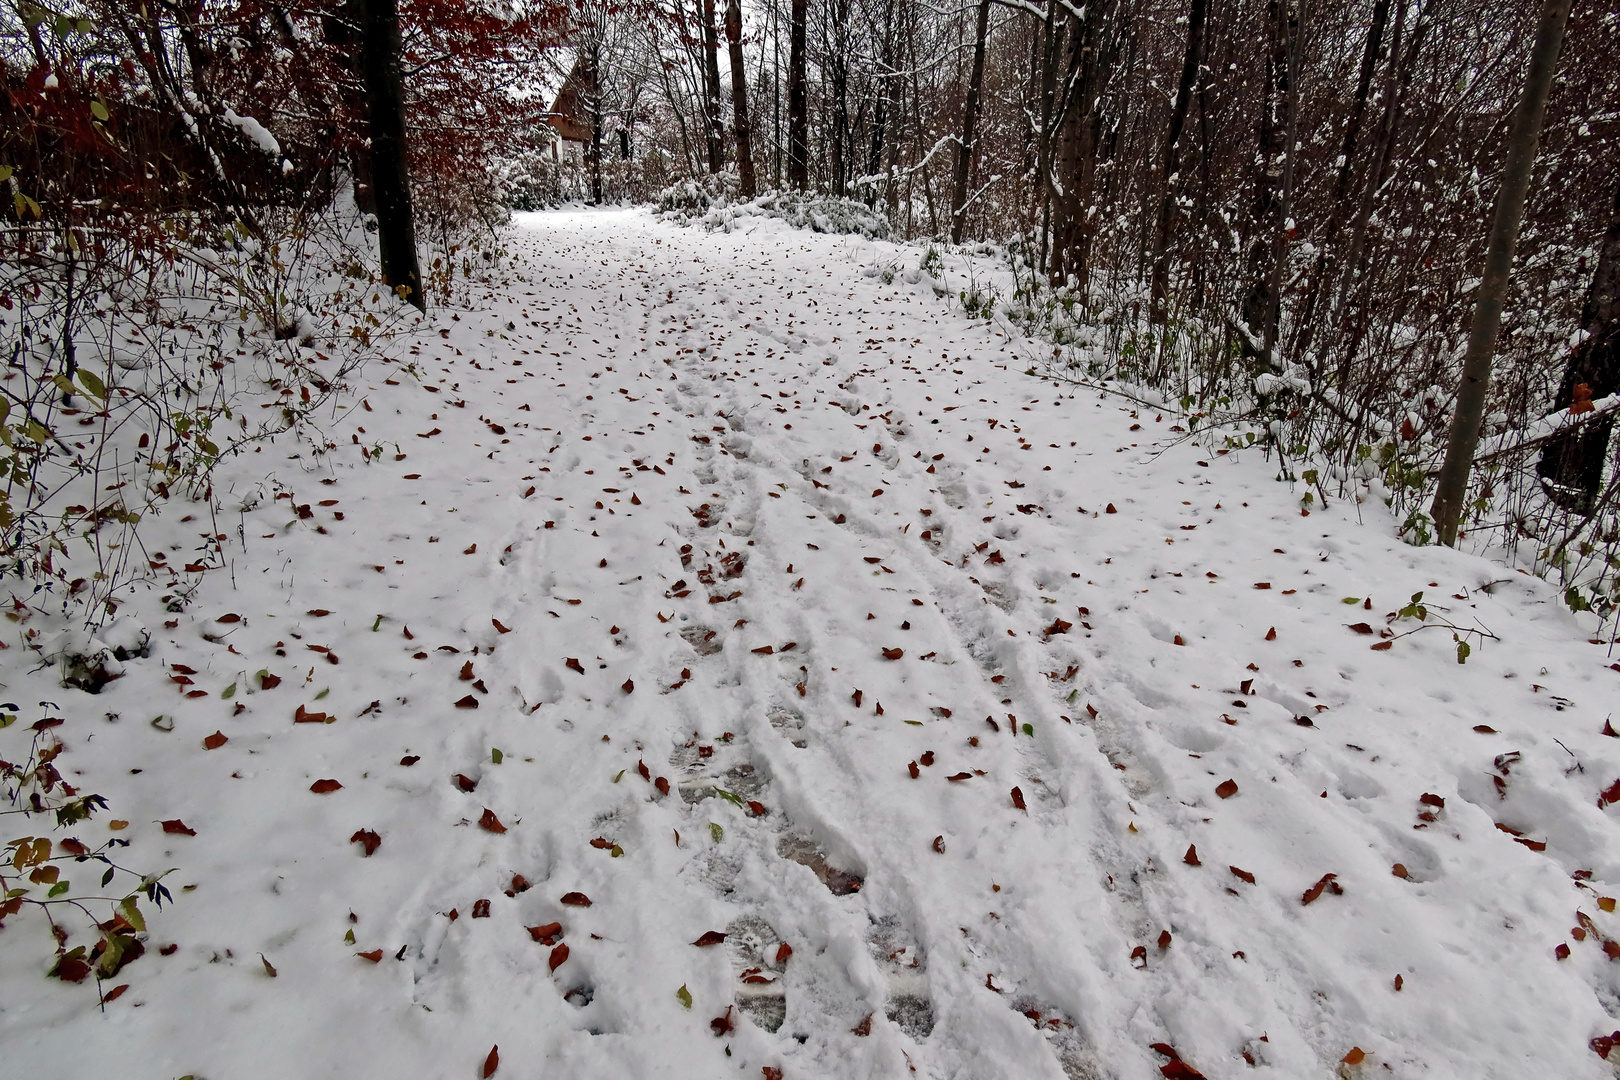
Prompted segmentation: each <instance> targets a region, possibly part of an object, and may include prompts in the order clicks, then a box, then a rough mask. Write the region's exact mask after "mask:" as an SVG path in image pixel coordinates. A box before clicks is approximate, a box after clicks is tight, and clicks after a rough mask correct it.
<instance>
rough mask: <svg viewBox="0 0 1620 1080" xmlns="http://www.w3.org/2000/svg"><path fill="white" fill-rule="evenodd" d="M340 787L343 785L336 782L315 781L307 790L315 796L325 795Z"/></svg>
mask: <svg viewBox="0 0 1620 1080" xmlns="http://www.w3.org/2000/svg"><path fill="white" fill-rule="evenodd" d="M341 787H343V785H342V784H340V783H338V782H337V781H336V780H317V781H315V782H314V783H313V784H311V785H309V790H311V791H313V792H314V793H315V794H317V795H326V794H328V793H330V792H333V791H337V790H338V789H340V788H341Z"/></svg>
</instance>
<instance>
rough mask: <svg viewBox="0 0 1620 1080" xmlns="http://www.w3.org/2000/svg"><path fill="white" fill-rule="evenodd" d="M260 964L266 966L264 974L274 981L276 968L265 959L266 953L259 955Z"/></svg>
mask: <svg viewBox="0 0 1620 1080" xmlns="http://www.w3.org/2000/svg"><path fill="white" fill-rule="evenodd" d="M259 963H261V964H263V965H264V973H265V974H266V975H268V976H270V977H271V978H272V979H273V978H275V977H276V966H275V965H274V964H272V963H271V962H270V961H269V960H266V959H265V956H264V953H260V954H259Z"/></svg>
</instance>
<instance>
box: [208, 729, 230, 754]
mask: <svg viewBox="0 0 1620 1080" xmlns="http://www.w3.org/2000/svg"><path fill="white" fill-rule="evenodd" d="M230 741H231V740H230V737H229V736H228V735H226V734H225V733H224V732H222V731H216V732H214V733H213V734H212V735H210V736H208V737H207V738H206V739H204V740H203V749H204V750H218V749H219V748H220V747H222V746H224V745H225V744H226V743H228V742H230Z"/></svg>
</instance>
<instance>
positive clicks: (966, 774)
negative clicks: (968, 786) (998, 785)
mask: <svg viewBox="0 0 1620 1080" xmlns="http://www.w3.org/2000/svg"><path fill="white" fill-rule="evenodd" d="M972 778H973V774H972V773H969V772H959V773H957V774H956V775H954V776H947V777H946V778H945V779H947V780H971V779H972Z"/></svg>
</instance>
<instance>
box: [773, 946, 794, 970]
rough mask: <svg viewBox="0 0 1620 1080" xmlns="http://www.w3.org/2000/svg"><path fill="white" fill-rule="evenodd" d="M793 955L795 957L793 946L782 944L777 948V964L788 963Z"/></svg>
mask: <svg viewBox="0 0 1620 1080" xmlns="http://www.w3.org/2000/svg"><path fill="white" fill-rule="evenodd" d="M792 955H793V946H791V945H789V944H788V943H787V942H785V941H784V942H782V943H781V944H779V945H777V946H776V962H777V963H778V964H785V963H787V962H788V958H789V957H791V956H792Z"/></svg>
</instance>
